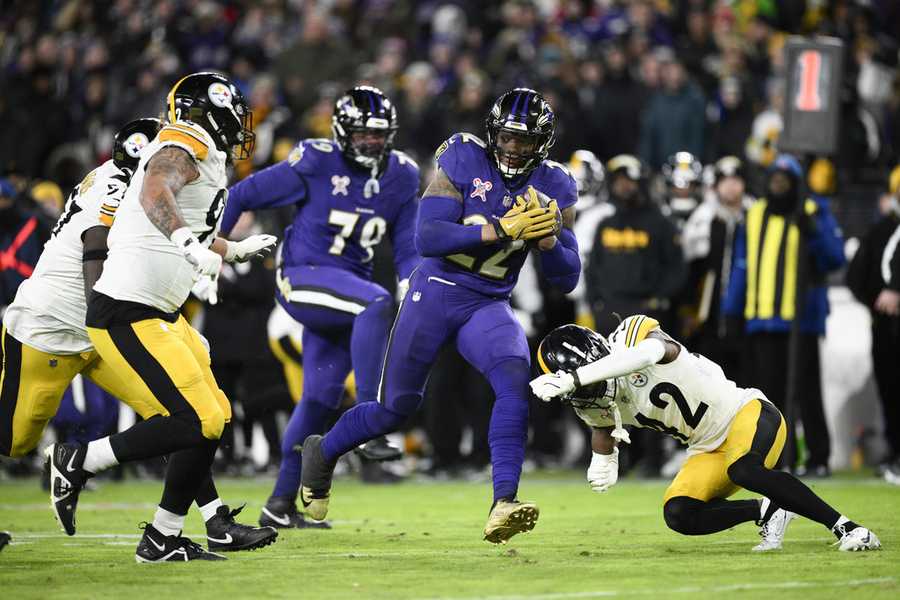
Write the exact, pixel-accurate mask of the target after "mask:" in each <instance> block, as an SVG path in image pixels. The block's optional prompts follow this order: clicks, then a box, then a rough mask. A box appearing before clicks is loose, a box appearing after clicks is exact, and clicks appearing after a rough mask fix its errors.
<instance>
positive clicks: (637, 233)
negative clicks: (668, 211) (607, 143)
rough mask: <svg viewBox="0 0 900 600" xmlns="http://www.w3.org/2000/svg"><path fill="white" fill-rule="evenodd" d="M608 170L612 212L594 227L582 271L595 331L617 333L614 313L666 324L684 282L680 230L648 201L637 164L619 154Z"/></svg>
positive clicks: (643, 173) (641, 168) (644, 180)
mask: <svg viewBox="0 0 900 600" xmlns="http://www.w3.org/2000/svg"><path fill="white" fill-rule="evenodd" d="M606 171H607V181H608V185H609V196H610V202H611V204H612V206H613V207H614V210H613V211H611V214H610V216H608V217H606V218H605V219H603V220H601V221H600V222H599V224H598V225H597V231H596V234H595V241H594V245H593V248H592V249H591V254H590V256H589V258H588V262H587V266H586V268H585V282H586V284H587V296H588V301H589V302H590V304H591V308H592V312H593V314H594V319H595V322H596V324H597V328H598V331H607V332H608V331H612V330H613V329H615V328H616V326H618V324H619V323H618V319H617V318H616V316H615V314H618V315H623V316H624V315H631V314H644V315H648V316H651V317H653V318H654V319H656V320H657V321H659V322H660V323H670V322H671V321H670V318H669V317H670V308H671V301H672V298H673V297H674V296H675V295H676V294H678V292H679V291H680V290H681V288H682V286H683V285H684V282H685V279H686V277H687V266H686V264H685V261H684V256H683V254H682V251H681V245H680V241H679V235H678V230H677V228H676V227H675V225H674V224H673V223H672V222H671V221H670V220H669V219H667V218H666V217H665V216H664V215H663V214H662V212H660V209H659V207H658V206H656V205H655V204H653V203H652V202H651V201H650V199H649V194H648V192H647V170H646V167H645V166H644V165H643V163H641V162H640V160H638V159H637V158H636V157H634V156H632V155H629V154H620V155H619V156H616V157H614V158H613V159H612V160H610V161H609V162H608V163H607V166H606Z"/></svg>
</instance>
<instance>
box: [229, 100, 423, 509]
mask: <svg viewBox="0 0 900 600" xmlns="http://www.w3.org/2000/svg"><path fill="white" fill-rule="evenodd" d="M332 129H333V132H334V139H331V140H326V139H307V140H303V141H301V142H300V143H299V144H298V145H297V147H296V148H294V150H293V151H292V152H291V154H290V155H289V156H288V159H287V160H285V161H283V162H280V163H278V164H276V165H273V166H271V167H269V168H267V169H264V170H262V171H259V172H258V173H254V174H253V175H251V176H249V177H248V178H246V179H244V180H242V181H240V182H238V183H237V184H235V185H234V186H233V187H232V188H231V189H230V190H229V195H228V205H227V208H226V209H225V216H224V219H223V222H222V230H223V231H224V232H229V231H230V230H231V228H232V227H233V226H234V224H235V222H236V221H237V219H238V217H239V216H240V214H241V212H242V211H245V210H258V209H262V208H275V207H279V206H289V205H296V206H297V214H296V217H295V218H294V222H293V224H292V225H291V226H289V227H288V228H287V230H286V231H285V234H284V243H283V245H282V247H281V252H280V260H279V262H278V269H277V274H276V277H277V283H278V292H277V299H278V302H279V303H280V304H281V305H282V306H283V307H284V308H285V309H286V310H287V312H288V313H289V314H290V315H291V316H292V317H293V318H294V319H296V320H297V321H299V322H300V323H302V324H303V338H302V347H303V367H304V377H303V395H302V400H301V401H300V403H299V404H297V406H296V408H295V409H294V413H293V415H292V416H291V419H290V422H289V423H288V426H287V428H286V429H285V432H284V437H283V441H282V457H283V458H282V462H281V468H280V471H279V474H278V480H277V482H276V484H275V489H274V490H273V492H272V496H271V497H270V498H269V501H268V502H267V504H266V506H265V507H264V508H263V512H262V515H261V517H260V522H261V523H265V524H266V525H270V526H273V527H305V526H310V525H314V524H312V523H310V522H308V521H306V520H304V519H303V516H302V515H301V514H300V513H298V511H297V508H296V498H297V490H298V488H299V486H300V467H301V465H300V456H299V455H298V453H297V451H296V449H295V448H296V447H297V446H299V445H300V444H302V443H303V440H304V439H306V437H307V436H309V435H311V434H316V433H322V432H324V430H325V427H326V426H327V425H328V423H329V422H330V421H331V420H332V419H333V418H334V416H335V415H336V414H337V411H338V406H339V404H340V400H341V396H342V394H343V390H344V380H345V379H346V377H347V374H348V373H349V372H350V370H351V368H352V369H353V371H354V374H355V376H356V386H357V400H358V402H360V403H364V402H366V401H370V400H374V399H375V396H376V393H377V387H378V378H379V375H380V370H381V362H382V356H383V353H384V347H385V343H386V341H387V337H388V331H389V330H390V326H391V319H392V317H393V315H394V308H395V305H394V301H393V298H392V297H391V295H390V294H389V293H388V291H387V290H385V289H384V288H383V287H381V286H380V285H378V284H376V283H374V282H373V281H372V258H373V257H374V255H375V247H376V246H377V245H378V244H379V243H380V242H381V240H382V239H383V238H384V236H385V235H388V236H390V238H391V244H392V246H393V249H394V264H395V266H396V269H397V275H398V277H399V279H400V280H401V283H400V285H401V288H405V286H406V279H407V278H408V277H409V276H410V273H412V270H413V268H414V267H415V266H416V265H417V264H418V262H419V260H420V257H419V254H418V253H417V252H416V248H415V243H414V240H413V235H414V230H415V220H416V207H417V194H418V191H419V168H418V166H417V165H416V163H415V162H413V160H412V159H410V158H409V157H408V156H406V155H405V154H403V153H402V152H399V151H397V150H393V141H394V136H395V135H396V132H397V110H396V108H395V107H394V105H393V103H392V102H391V101H390V100H389V99H388V98H387V97H386V96H385V95H384V94H383V93H382V92H381V91H380V90H378V89H376V88H373V87H368V86H357V87H354V88H353V89H351V90H348V91H347V92H346V93H345V94H344V95H343V96H341V97H340V98H338V100H337V102H336V104H335V109H334V117H333V119H332ZM383 449H384V450H390V451H392V452H394V453H396V449H393V448H390V447H387V448H383ZM320 526H321V525H320Z"/></svg>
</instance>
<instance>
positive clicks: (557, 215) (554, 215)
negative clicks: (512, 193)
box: [519, 200, 562, 240]
mask: <svg viewBox="0 0 900 600" xmlns="http://www.w3.org/2000/svg"><path fill="white" fill-rule="evenodd" d="M543 210H544V211H546V215H545V216H544V217H542V218H540V219H535V220H534V221H533V223H532V224H531V225H529V226H528V227H526V228H525V229H524V230H523V231H522V235H521V237H520V238H519V239H523V240H540V239H543V238H545V237H549V236H551V235H556V234H558V233H559V231H560V228H561V227H562V213H561V212H560V211H559V207H557V206H556V200H551V201H550V204H549V205H548V206H547V208H545V209H543Z"/></svg>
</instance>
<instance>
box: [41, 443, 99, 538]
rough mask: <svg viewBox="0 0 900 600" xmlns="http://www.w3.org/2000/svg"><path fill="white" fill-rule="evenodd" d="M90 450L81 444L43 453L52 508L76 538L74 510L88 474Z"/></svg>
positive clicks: (64, 528)
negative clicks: (85, 462)
mask: <svg viewBox="0 0 900 600" xmlns="http://www.w3.org/2000/svg"><path fill="white" fill-rule="evenodd" d="M86 454H87V448H86V447H85V446H82V445H80V444H52V445H51V446H50V447H48V448H47V449H46V450H45V451H44V456H46V457H47V460H46V461H45V468H46V470H47V472H48V473H49V475H50V505H51V506H52V507H53V513H54V514H55V515H56V520H57V521H59V524H60V525H61V526H62V528H63V530H64V531H65V532H66V533H67V534H68V535H75V508H76V507H77V506H78V495H79V494H80V493H81V489H82V488H83V487H84V484H85V482H86V481H87V478H88V477H89V474H88V473H87V472H86V471H85V470H84V469H83V468H82V465H84V457H85V455H86Z"/></svg>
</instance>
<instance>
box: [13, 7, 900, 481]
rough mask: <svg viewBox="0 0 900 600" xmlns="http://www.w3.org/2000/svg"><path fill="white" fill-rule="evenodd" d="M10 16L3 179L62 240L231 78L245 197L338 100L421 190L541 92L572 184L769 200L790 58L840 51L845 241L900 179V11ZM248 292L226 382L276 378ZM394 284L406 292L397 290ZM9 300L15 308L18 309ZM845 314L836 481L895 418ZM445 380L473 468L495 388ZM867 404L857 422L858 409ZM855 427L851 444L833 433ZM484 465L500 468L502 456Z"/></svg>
mask: <svg viewBox="0 0 900 600" xmlns="http://www.w3.org/2000/svg"><path fill="white" fill-rule="evenodd" d="M3 7H4V10H3V11H2V16H0V89H2V90H3V91H2V93H0V172H2V175H3V177H5V178H6V179H7V181H8V182H9V183H10V184H11V185H12V186H13V189H14V194H15V195H16V197H17V207H18V208H19V209H21V210H23V211H30V212H34V213H35V214H39V215H41V217H42V218H43V219H45V220H46V221H47V223H48V225H52V223H53V222H54V221H55V219H56V217H57V216H58V215H59V213H60V211H61V208H62V205H63V202H64V199H65V197H66V196H67V194H68V193H69V192H70V191H71V189H72V188H73V187H74V186H75V185H76V184H77V183H78V182H79V181H80V180H81V178H82V177H83V176H84V174H85V173H86V172H88V171H89V170H90V169H92V168H93V167H94V166H95V165H97V164H99V163H100V162H102V161H104V160H106V159H107V158H108V157H109V153H110V150H111V143H112V134H113V133H114V132H115V130H116V129H117V128H118V127H119V126H120V125H122V124H124V123H125V122H127V121H128V120H130V119H132V118H136V117H141V116H147V115H156V114H159V113H161V112H162V106H163V99H164V97H165V95H166V93H167V92H168V90H169V88H170V86H171V85H172V84H173V83H174V82H175V81H176V80H177V79H178V78H179V77H180V76H181V75H182V74H184V73H187V72H191V71H196V70H201V69H216V70H221V71H224V72H227V73H228V74H229V75H230V76H231V77H232V78H233V79H234V80H235V81H236V82H237V83H238V84H239V85H240V87H241V88H242V90H243V91H244V93H245V94H246V96H247V97H248V98H249V100H250V103H251V105H252V108H253V111H254V119H255V123H256V126H255V129H256V133H257V148H256V153H255V154H254V156H253V158H252V159H251V160H250V161H246V162H244V163H239V164H238V165H236V168H235V177H236V178H240V177H243V176H246V175H247V174H248V173H250V172H252V171H253V170H255V169H258V168H260V167H263V166H265V165H268V164H271V163H273V162H277V161H278V160H282V159H283V158H285V157H286V156H287V153H288V152H289V150H290V148H291V147H292V146H293V145H294V144H295V143H296V141H297V140H298V139H301V138H304V137H330V135H331V134H330V123H331V121H330V120H331V111H332V107H333V102H334V99H335V98H336V96H337V95H338V94H339V93H340V92H341V91H342V90H343V89H345V88H347V87H348V86H350V85H352V84H355V83H370V84H373V85H376V86H378V87H380V88H381V89H382V90H384V91H385V92H386V93H387V94H388V95H389V96H390V97H391V98H393V99H394V100H395V101H396V103H397V105H398V110H399V118H400V133H399V135H398V139H397V143H396V147H397V148H399V149H402V150H404V151H407V152H408V153H409V154H411V155H412V156H413V157H415V158H416V159H417V160H418V161H419V162H420V165H421V166H422V167H423V179H424V180H427V178H428V177H429V175H430V167H431V160H430V156H431V153H432V152H433V150H434V149H435V148H436V147H437V145H438V144H439V143H440V142H441V141H442V140H443V139H445V138H446V137H447V136H449V135H450V134H451V133H453V132H455V131H470V132H473V133H476V134H479V135H480V134H481V132H482V129H483V126H482V122H483V118H484V115H485V114H486V111H487V109H488V107H489V106H490V102H491V101H492V100H493V99H494V98H495V97H496V96H497V95H498V94H499V93H501V92H503V91H505V90H507V89H509V88H510V87H514V86H516V85H529V86H533V87H535V88H537V89H539V90H540V91H542V92H543V93H544V94H545V95H546V97H547V99H548V100H549V101H550V103H551V104H552V106H553V107H554V108H555V109H556V112H557V114H558V116H559V120H560V121H559V129H558V140H557V143H556V146H555V147H554V148H553V150H552V151H551V158H553V159H555V160H558V161H560V162H566V161H567V160H568V159H569V157H570V156H571V154H572V152H573V151H574V150H576V149H579V148H586V149H589V150H592V151H593V152H595V153H596V154H597V155H598V156H599V157H600V158H601V159H603V160H606V159H608V158H610V157H612V156H614V155H616V154H619V153H623V152H627V153H634V154H637V155H639V156H641V157H642V158H643V159H644V160H645V161H646V162H647V163H648V164H649V165H650V166H651V167H652V168H653V169H655V170H656V169H658V168H659V167H660V165H661V163H662V161H663V160H664V159H665V157H667V156H668V155H669V154H671V153H672V152H674V151H676V150H689V151H691V152H692V153H694V154H695V155H696V156H697V157H698V158H700V159H701V160H702V161H703V163H704V164H708V163H711V162H713V161H714V160H715V159H717V158H719V157H721V156H723V155H726V154H735V155H738V156H741V157H742V158H745V159H746V160H747V161H748V163H750V164H751V166H754V167H755V169H756V174H755V175H754V174H751V177H750V182H751V191H757V192H758V191H759V188H758V187H756V189H753V188H754V185H757V183H756V182H758V181H759V179H760V175H759V174H760V173H762V172H763V170H764V167H765V166H766V165H767V164H768V162H770V161H771V160H772V158H773V157H774V154H775V152H776V151H777V147H778V136H779V132H780V122H781V121H780V117H779V113H780V111H781V109H782V102H783V77H784V72H783V68H784V60H783V47H784V43H785V41H786V39H787V37H788V36H789V35H791V34H804V35H813V34H825V35H831V36H836V37H839V38H841V39H842V40H843V42H844V44H845V48H846V55H845V67H846V73H845V77H844V86H843V88H842V91H841V96H840V102H841V114H842V128H841V138H840V142H839V151H838V153H837V154H836V155H835V156H833V157H829V158H830V159H831V162H832V164H833V166H834V167H835V173H836V188H835V191H834V193H833V204H832V208H833V210H834V212H835V214H836V215H837V216H838V219H839V221H840V222H841V224H842V226H843V228H844V233H845V236H846V237H847V238H851V237H854V236H858V235H860V234H861V233H863V231H865V229H866V228H867V227H868V225H869V224H870V223H871V222H872V221H873V220H874V218H875V217H876V216H877V214H878V213H877V211H878V206H879V198H880V196H881V194H882V193H883V192H884V190H885V188H886V183H887V174H888V172H889V170H890V168H891V167H892V166H893V165H895V164H897V162H898V157H900V86H898V78H897V77H896V72H897V49H898V32H900V5H898V4H897V3H896V2H892V1H890V0H870V1H867V2H864V1H853V0H843V1H840V0H839V1H831V2H826V1H824V0H822V1H816V0H806V1H803V0H780V1H778V0H733V1H726V0H719V1H713V0H659V1H654V2H651V1H642V0H635V1H631V2H614V1H609V0H597V1H594V2H590V1H555V0H539V1H535V2H531V1H526V0H515V1H508V2H477V1H470V2H465V1H456V2H447V1H423V2H411V1H403V0H398V1H392V0H370V1H365V0H333V1H320V2H315V1H302V0H288V1H277V0H269V1H263V2H213V1H208V0H201V1H184V2H178V1H171V0H162V1H153V2H150V1H140V0H118V1H114V2H99V1H98V2H90V1H77V0H71V1H42V2H26V1H19V2H4V3H3ZM672 62H680V63H682V64H683V65H684V67H685V69H686V71H687V74H688V76H689V77H688V81H687V83H686V84H685V85H684V87H682V88H680V89H679V90H678V92H677V93H671V92H670V91H667V90H666V89H665V86H666V78H667V75H666V72H667V69H668V68H669V66H670V65H671V64H672ZM680 109H686V111H687V114H689V115H691V118H690V119H685V120H684V122H681V121H679V120H678V119H677V118H675V117H673V116H671V115H678V114H685V111H684V110H680ZM653 111H660V112H661V113H662V115H663V120H664V122H666V124H667V126H666V128H665V130H666V133H667V135H665V136H662V137H661V136H659V135H656V132H654V131H653V130H652V128H651V127H650V125H649V123H650V122H651V121H652V120H653V119H652V118H651V117H652V112H653ZM804 158H805V159H806V160H807V162H808V161H811V160H812V159H813V158H815V157H804ZM288 216H289V215H285V214H278V213H271V214H266V215H261V216H260V217H259V219H258V224H257V225H255V226H256V227H261V228H263V229H266V230H269V231H271V232H272V233H276V234H280V232H281V231H280V230H281V226H282V225H283V224H284V221H285V220H286V219H287V218H288ZM252 226H254V225H248V227H252ZM244 275H245V274H240V273H237V274H234V276H233V277H231V278H229V277H224V278H223V290H222V300H223V302H222V305H221V306H220V307H219V308H217V309H215V310H205V311H204V313H203V316H202V318H204V319H206V327H207V330H206V331H205V333H206V334H207V336H208V337H210V339H211V341H212V346H213V348H214V360H216V361H218V363H219V366H220V372H222V373H235V372H240V371H241V369H245V370H247V371H252V372H253V373H255V374H256V376H258V377H261V376H260V373H266V372H267V373H269V374H271V376H272V377H278V376H279V371H278V369H277V368H276V367H275V366H273V365H274V363H273V362H271V361H268V362H265V361H258V360H257V359H258V357H259V356H261V355H263V354H267V352H268V351H267V349H266V348H267V344H266V340H265V338H264V332H265V321H266V318H267V316H268V312H269V310H270V309H271V305H272V304H271V298H272V294H271V293H270V292H271V289H270V288H269V287H266V286H267V285H271V284H270V283H269V284H266V283H265V281H266V277H265V273H262V274H260V273H257V274H255V275H254V278H251V279H252V282H251V283H248V281H247V280H246V278H244ZM381 277H382V279H383V280H384V281H386V282H389V281H390V280H391V276H390V273H388V272H385V273H382V275H381ZM840 280H841V277H840V276H836V277H835V278H834V282H835V283H839V282H840ZM229 281H230V282H232V283H229ZM247 290H254V291H255V293H254V294H247V293H245V292H246V291H247ZM6 293H7V297H6V298H5V299H4V300H3V302H4V303H8V302H10V301H11V299H12V294H14V290H9V289H6ZM835 294H837V295H836V296H835ZM832 296H833V298H834V299H835V300H836V301H835V302H834V307H833V308H834V314H833V315H832V318H831V320H830V321H829V335H828V336H827V337H826V340H825V347H826V351H825V367H824V368H823V371H824V372H825V373H826V374H827V376H826V385H825V395H826V403H827V404H828V405H829V411H828V412H829V416H830V417H831V423H832V434H833V435H835V437H836V438H838V439H840V438H841V436H843V442H840V441H839V440H838V439H836V443H835V448H834V456H833V457H832V460H833V461H834V462H835V464H837V465H838V466H842V465H846V464H848V461H849V460H850V458H851V450H852V448H853V447H854V445H855V443H856V439H857V434H858V433H859V429H858V427H857V425H860V426H861V425H870V426H874V427H876V428H877V421H878V418H879V415H878V411H877V406H876V402H875V400H874V398H873V397H872V394H873V393H874V389H873V388H872V386H871V383H869V384H868V388H865V386H864V384H865V382H864V381H861V380H860V381H857V380H859V379H860V378H861V375H860V373H862V372H863V371H864V369H862V368H860V369H858V370H857V372H856V373H854V377H855V378H852V381H853V382H855V383H856V384H858V385H855V384H850V383H847V378H846V377H845V374H842V372H841V370H840V366H841V365H847V364H857V365H859V364H865V360H866V357H867V356H868V347H867V344H868V338H867V333H866V331H867V323H868V321H867V315H866V314H865V310H864V309H863V308H862V307H861V306H859V305H855V304H854V303H853V302H852V301H851V300H849V298H848V295H847V294H843V295H842V291H841V290H840V289H836V290H833V294H832ZM842 298H847V299H846V300H843V299H842ZM535 306H536V308H534V307H533V309H532V310H531V314H529V315H527V318H529V319H531V321H532V323H533V328H532V333H533V334H534V335H535V336H536V337H537V336H539V334H540V333H541V332H543V331H546V330H547V329H548V328H550V327H552V326H555V325H557V324H559V323H561V322H564V321H568V320H571V319H572V316H573V315H572V310H573V309H572V307H571V305H570V304H566V301H565V300H562V299H560V298H558V297H554V296H552V294H550V293H549V292H548V293H547V294H544V295H543V297H542V298H541V299H540V304H537V305H535ZM201 325H202V323H201ZM229 336H231V337H229ZM230 340H231V341H230ZM233 340H241V341H242V343H236V342H235V341H233ZM216 353H218V354H216ZM829 357H831V358H830V359H829ZM859 361H863V362H862V363H860V362H859ZM263 363H265V364H263ZM445 363H446V364H444V365H443V367H442V368H443V370H444V372H445V373H449V374H450V375H446V376H445V377H443V378H435V379H436V382H433V385H432V389H431V390H430V394H429V396H430V399H431V400H433V399H434V398H439V397H441V396H442V389H444V390H448V389H451V387H450V386H451V385H458V382H459V381H460V379H459V377H462V380H464V381H466V382H467V384H466V385H467V386H469V387H470V388H471V392H470V393H466V394H465V395H466V396H467V397H470V401H469V402H467V403H466V405H467V406H466V408H465V409H464V410H465V413H462V412H461V411H460V412H458V413H454V414H453V415H450V418H452V419H453V420H455V421H456V422H458V423H459V425H460V426H462V425H470V426H471V427H470V434H469V435H468V437H469V438H472V439H471V440H468V439H467V441H466V446H468V447H471V448H472V449H473V452H477V449H478V448H479V447H480V448H482V449H483V447H484V446H483V439H480V438H479V431H480V429H481V426H480V423H481V421H483V418H484V415H485V414H486V410H487V409H486V408H485V407H486V406H487V405H486V404H482V405H479V403H478V402H477V401H472V400H471V398H475V399H476V400H477V399H478V398H479V397H483V395H484V389H483V385H481V386H480V389H479V385H480V384H479V382H478V381H477V380H474V381H473V380H472V379H473V376H472V375H471V374H465V373H464V374H463V375H461V376H457V373H458V372H457V371H454V369H456V368H457V366H456V365H455V364H453V358H452V357H451V358H447V360H446V361H445ZM248 365H249V367H248ZM829 365H831V367H833V368H829ZM265 369H269V371H265ZM828 377H831V378H832V379H833V380H835V381H834V385H829V384H828V381H829V380H828ZM239 379H240V378H239V377H236V378H235V381H234V382H233V386H234V388H233V389H234V396H235V400H236V402H237V403H238V404H243V405H245V406H246V410H244V411H243V412H241V411H239V412H238V414H244V415H245V416H247V410H249V412H250V413H253V411H254V410H256V409H257V408H259V407H258V406H256V405H254V399H251V398H249V396H250V394H249V393H248V390H250V389H254V390H256V389H258V388H255V387H254V384H253V382H252V380H251V381H250V382H248V381H243V382H242V381H240V380H239ZM443 381H450V382H452V383H451V384H447V385H445V384H443V383H442V382H443ZM444 385H445V387H443V388H442V387H441V386H444ZM860 389H863V390H864V391H863V393H862V394H861V395H860V394H859V393H858V392H859V390H860ZM271 393H272V394H273V395H275V396H278V394H279V393H280V392H279V391H278V390H272V392H271ZM446 393H453V394H454V395H456V393H455V392H446ZM479 394H481V396H479ZM854 394H856V395H857V396H858V397H857V398H856V399H855V400H854V402H858V404H854V405H847V404H846V402H847V401H848V400H849V398H850V397H851V396H853V395H854ZM283 395H284V394H282V396H283ZM444 395H446V394H444ZM488 395H489V393H488ZM279 397H280V396H279ZM489 400H490V399H489V398H487V401H488V402H489ZM279 401H280V400H278V399H275V400H272V403H271V405H269V404H267V405H266V407H264V409H265V410H266V411H268V410H269V408H270V407H271V406H277V405H278V402H279ZM429 405H430V406H431V409H429V410H426V412H425V415H424V417H423V419H422V421H421V422H419V423H416V424H414V425H418V426H421V427H422V428H423V429H424V430H425V431H426V432H433V431H434V430H435V428H436V427H437V428H439V427H440V424H441V423H446V419H447V418H448V416H447V414H446V407H442V406H441V403H439V402H435V401H431V402H430V404H429ZM566 412H568V411H566ZM848 414H852V415H853V418H854V419H855V420H854V421H853V422H852V424H853V427H843V429H842V431H835V423H838V424H841V423H843V424H844V425H846V424H847V421H846V419H847V415H848ZM533 415H534V419H533V421H534V422H535V424H536V429H535V432H534V436H533V439H532V451H531V454H530V456H531V458H532V459H533V460H534V462H536V463H537V464H558V463H559V461H560V460H561V452H562V451H563V448H564V446H565V444H563V441H562V439H561V438H562V437H563V433H562V432H563V431H564V430H565V427H566V426H568V425H571V421H570V420H569V419H570V417H569V416H567V415H564V414H563V411H561V410H556V409H553V408H549V409H548V408H547V407H540V406H535V407H534V410H533ZM250 416H251V417H252V414H251V415H250ZM857 417H859V418H857ZM842 419H843V421H842ZM270 433H271V432H270ZM248 435H249V434H248ZM248 439H249V438H248ZM452 441H453V440H451V442H452ZM456 442H457V446H458V445H459V443H458V442H459V440H458V439H456ZM480 444H481V445H480ZM270 458H271V457H270ZM469 459H470V461H471V462H473V463H474V464H475V465H476V466H478V465H482V464H484V463H485V462H486V456H480V457H479V456H470V457H469ZM569 459H570V461H571V459H572V457H569ZM271 460H274V458H271Z"/></svg>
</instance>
